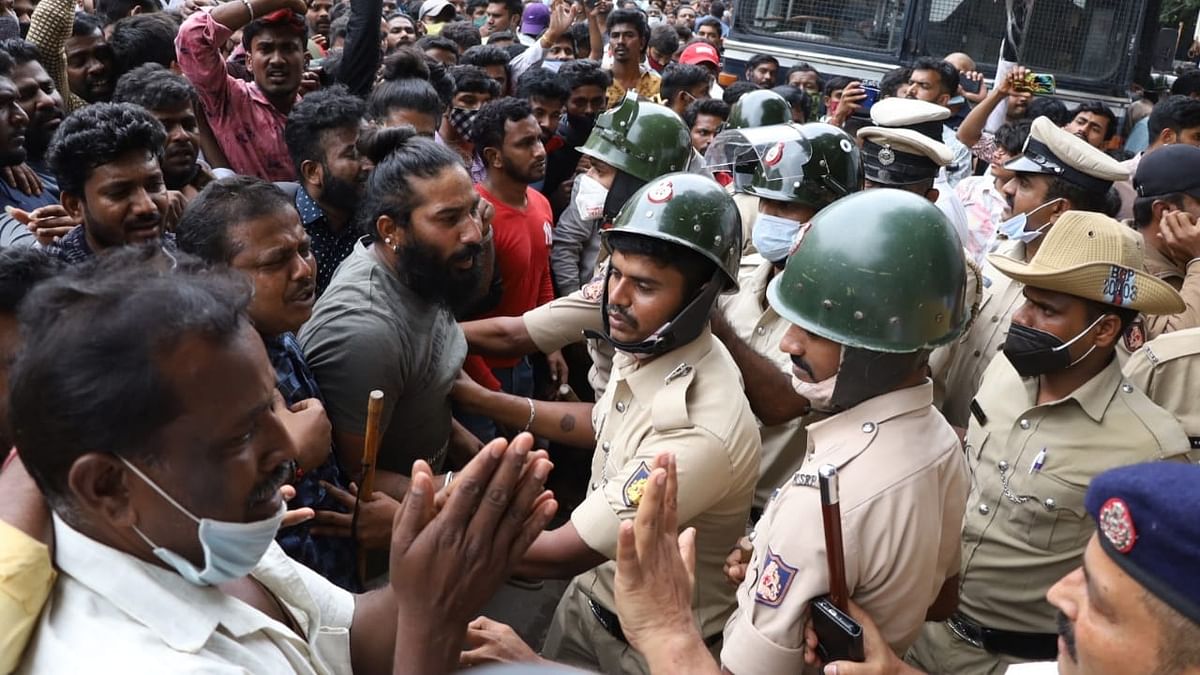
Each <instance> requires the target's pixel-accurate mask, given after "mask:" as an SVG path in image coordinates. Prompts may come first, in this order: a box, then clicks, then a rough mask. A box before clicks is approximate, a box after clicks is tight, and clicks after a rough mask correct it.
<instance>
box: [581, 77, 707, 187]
mask: <svg viewBox="0 0 1200 675" xmlns="http://www.w3.org/2000/svg"><path fill="white" fill-rule="evenodd" d="M579 152H581V153H583V154H585V155H588V156H589V157H595V158H596V159H598V160H600V161H602V162H604V163H605V164H609V165H611V166H612V167H614V168H616V169H618V170H620V171H624V172H625V173H627V174H629V175H631V176H633V177H634V178H637V179H639V180H641V181H643V182H646V181H650V180H653V179H655V178H658V177H659V176H661V175H663V174H667V173H671V172H673V171H684V170H686V169H687V166H688V162H689V161H690V160H691V158H692V137H691V134H690V133H689V132H688V128H687V125H686V124H684V122H683V120H681V119H679V115H676V114H675V112H674V111H673V110H671V109H670V108H667V107H666V106H661V105H658V104H657V103H650V102H649V101H639V100H638V98H637V94H636V93H635V92H633V91H630V92H629V93H628V94H626V96H625V100H624V101H622V102H621V105H619V106H617V107H615V108H613V109H611V110H607V111H605V112H603V113H601V115H600V117H599V118H598V119H597V120H596V125H595V126H594V127H592V133H591V134H590V135H589V136H588V138H587V140H586V141H584V143H583V145H582V146H580V147H579Z"/></svg>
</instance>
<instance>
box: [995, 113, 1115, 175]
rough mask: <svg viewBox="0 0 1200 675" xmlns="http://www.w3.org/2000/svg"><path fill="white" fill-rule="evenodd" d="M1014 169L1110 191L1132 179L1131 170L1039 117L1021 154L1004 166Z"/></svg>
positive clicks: (1034, 122) (1030, 130) (1048, 120)
mask: <svg viewBox="0 0 1200 675" xmlns="http://www.w3.org/2000/svg"><path fill="white" fill-rule="evenodd" d="M1004 168H1006V169H1008V170H1010V171H1018V172H1022V173H1040V174H1047V175H1051V176H1058V177H1059V178H1062V179H1063V180H1065V181H1067V182H1069V183H1072V184H1074V185H1077V186H1079V187H1081V188H1084V189H1085V190H1091V191H1095V192H1107V191H1108V189H1109V188H1111V187H1112V184H1113V182H1114V181H1122V180H1129V170H1128V169H1126V168H1125V167H1123V166H1121V163H1120V162H1118V161H1117V160H1115V159H1113V158H1112V157H1109V156H1108V155H1106V154H1104V152H1103V151H1101V150H1098V149H1096V148H1093V147H1092V146H1091V145H1088V143H1087V142H1086V141H1084V140H1083V139H1081V138H1079V137H1077V136H1075V134H1072V133H1069V132H1067V131H1064V130H1063V129H1060V128H1059V127H1058V125H1056V124H1054V122H1051V121H1050V119H1049V118H1046V117H1039V118H1037V119H1035V120H1034V121H1033V124H1032V125H1031V126H1030V128H1029V138H1028V139H1026V141H1025V148H1024V150H1022V152H1021V155H1020V156H1018V157H1016V158H1014V159H1012V160H1010V161H1009V162H1008V163H1007V164H1005V165H1004Z"/></svg>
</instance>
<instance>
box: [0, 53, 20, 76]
mask: <svg viewBox="0 0 1200 675" xmlns="http://www.w3.org/2000/svg"><path fill="white" fill-rule="evenodd" d="M16 65H17V64H16V63H14V62H13V58H12V57H11V56H9V55H8V54H7V53H6V52H2V51H0V77H12V71H13V68H14V67H16Z"/></svg>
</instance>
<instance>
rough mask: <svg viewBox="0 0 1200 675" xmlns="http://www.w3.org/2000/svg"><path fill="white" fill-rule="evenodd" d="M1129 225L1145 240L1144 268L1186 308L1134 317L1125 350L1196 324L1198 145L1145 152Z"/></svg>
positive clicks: (1199, 315)
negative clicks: (1132, 217) (1174, 312)
mask: <svg viewBox="0 0 1200 675" xmlns="http://www.w3.org/2000/svg"><path fill="white" fill-rule="evenodd" d="M1133 186H1134V189H1135V190H1136V191H1137V197H1136V199H1135V200H1134V203H1133V204H1134V209H1133V211H1134V219H1133V224H1134V227H1136V228H1137V230H1138V231H1139V232H1140V233H1141V235H1142V238H1143V240H1144V241H1145V249H1146V271H1147V272H1149V273H1150V274H1152V275H1154V276H1156V277H1158V278H1159V279H1162V280H1163V281H1166V282H1167V283H1169V284H1171V286H1173V287H1175V290H1177V291H1179V294H1180V295H1181V296H1183V301H1184V303H1185V304H1186V305H1187V309H1185V310H1184V311H1183V312H1181V313H1179V314H1166V315H1146V316H1142V317H1138V321H1136V322H1135V323H1134V324H1133V325H1131V326H1130V328H1129V330H1127V331H1126V332H1125V337H1124V339H1123V340H1122V342H1121V345H1122V347H1124V348H1125V350H1126V352H1132V351H1135V350H1136V349H1137V348H1138V347H1141V346H1142V345H1143V344H1145V342H1146V341H1147V340H1153V339H1154V338H1156V337H1158V336H1159V335H1162V334H1163V333H1167V332H1170V331H1175V330H1180V329H1183V328H1192V327H1195V326H1200V265H1196V264H1195V263H1196V262H1198V261H1200V225H1197V223H1196V219H1197V218H1200V148H1197V147H1194V146H1191V145H1186V144H1181V145H1168V146H1166V147H1164V148H1160V149H1158V150H1155V151H1154V152H1152V153H1150V154H1148V155H1146V156H1145V158H1143V159H1142V161H1141V162H1140V163H1139V164H1138V169H1137V174H1135V175H1134V177H1133Z"/></svg>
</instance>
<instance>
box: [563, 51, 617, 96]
mask: <svg viewBox="0 0 1200 675" xmlns="http://www.w3.org/2000/svg"><path fill="white" fill-rule="evenodd" d="M558 76H559V77H561V78H562V80H563V82H564V83H565V84H566V85H567V90H568V91H575V90H576V89H578V88H579V87H585V86H588V85H591V86H594V87H600V88H601V89H608V87H609V86H610V85H611V84H612V73H610V72H608V71H607V70H604V69H603V68H601V67H600V62H599V61H593V60H591V59H575V60H574V61H569V62H567V63H564V64H562V67H561V68H559V69H558Z"/></svg>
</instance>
